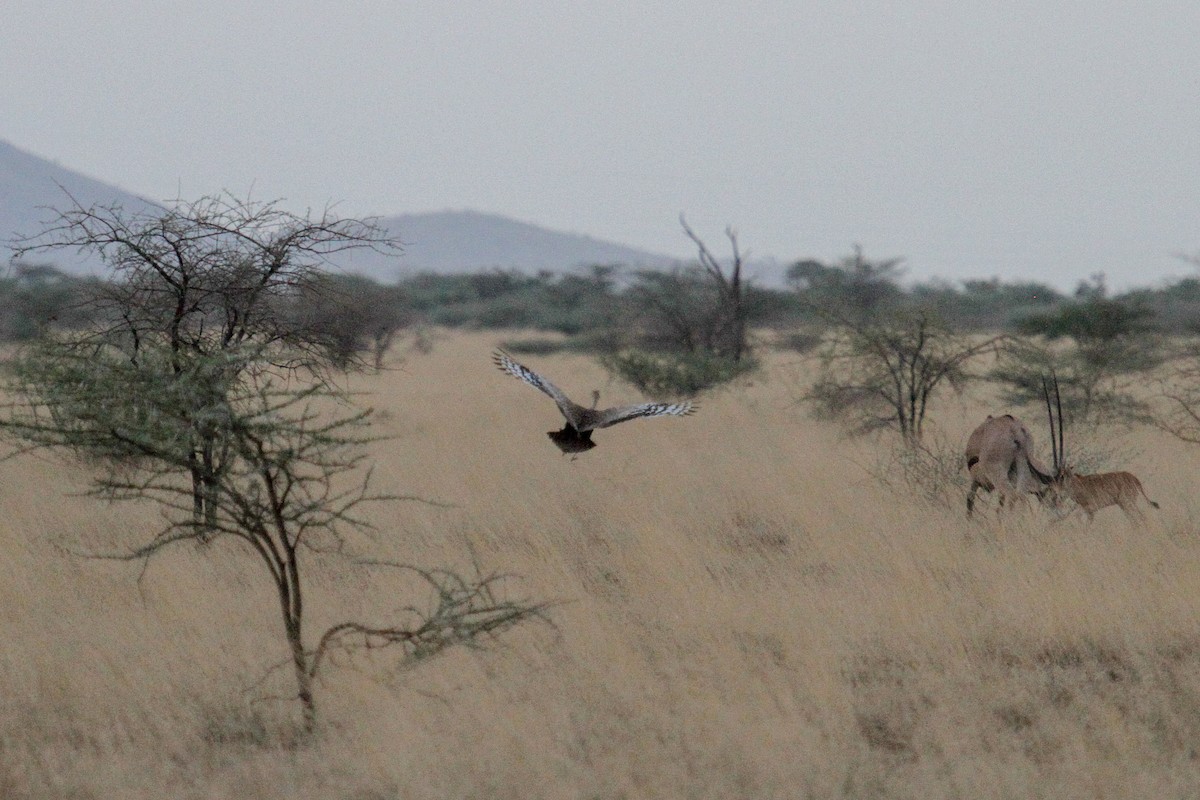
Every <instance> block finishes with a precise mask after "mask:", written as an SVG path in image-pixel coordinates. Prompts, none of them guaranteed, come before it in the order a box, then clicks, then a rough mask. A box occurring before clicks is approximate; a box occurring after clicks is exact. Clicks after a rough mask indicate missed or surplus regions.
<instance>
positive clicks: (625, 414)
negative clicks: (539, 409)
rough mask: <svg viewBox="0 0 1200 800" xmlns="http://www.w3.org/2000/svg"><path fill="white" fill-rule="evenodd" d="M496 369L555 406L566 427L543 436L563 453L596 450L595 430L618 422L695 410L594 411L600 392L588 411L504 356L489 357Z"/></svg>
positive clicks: (655, 406) (653, 406)
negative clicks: (548, 398) (539, 390)
mask: <svg viewBox="0 0 1200 800" xmlns="http://www.w3.org/2000/svg"><path fill="white" fill-rule="evenodd" d="M492 360H493V361H495V362H496V366H497V367H499V368H500V369H502V370H504V371H505V372H507V373H508V374H509V375H512V376H513V377H514V378H520V379H521V380H523V381H525V382H526V383H528V384H529V385H530V386H533V387H535V388H538V389H541V390H542V391H543V392H545V393H546V394H548V395H550V398H551V399H552V400H554V403H555V404H556V405H557V406H558V410H559V411H561V412H562V415H563V416H564V417H566V419H567V424H566V425H564V426H563V429H562V430H561V431H550V432H548V433H547V434H546V435H547V436H549V437H550V440H551V441H552V442H554V444H556V445H557V446H558V449H559V450H562V451H563V452H564V453H582V452H585V451H587V450H591V449H592V448H593V447H595V446H596V443H595V442H593V441H592V431H594V430H595V429H596V428H607V427H609V426H610V425H616V424H617V423H618V422H625V421H626V420H631V419H637V418H638V417H662V416H673V417H682V416H685V415H687V414H691V413H692V412H693V411H695V410H696V408H697V406H696V405H695V404H694V403H692V402H691V401H684V402H682V403H635V404H633V405H628V406H614V407H613V408H596V404H597V403H598V402H600V392H596V391H594V392H592V407H591V408H584V407H583V406H581V405H579V404H578V403H575V402H573V401H572V400H571V398H569V397H567V396H566V395H565V394H563V392H562V390H561V389H559V388H558V387H557V386H555V385H554V384H553V383H551V382H550V381H548V380H546V379H545V378H543V377H542V376H541V375H538V374H537V373H536V372H534V371H533V370H531V369H529V367H526V366H524V365H523V364H518V363H517V362H516V361H514V360H513V359H512V357H511V356H509V355H508V353H505V352H504V351H503V350H497V351H496V352H495V353H493V354H492Z"/></svg>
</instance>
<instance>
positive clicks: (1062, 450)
mask: <svg viewBox="0 0 1200 800" xmlns="http://www.w3.org/2000/svg"><path fill="white" fill-rule="evenodd" d="M1050 376H1051V377H1052V378H1054V405H1055V406H1056V407H1057V408H1058V457H1059V459H1061V461H1062V463H1061V464H1059V465H1057V466H1056V467H1055V471H1060V470H1061V469H1062V468H1063V467H1065V466H1066V465H1067V445H1066V442H1065V441H1064V440H1063V428H1065V427H1066V425H1065V424H1064V423H1063V413H1062V395H1061V394H1059V393H1058V373H1056V372H1055V371H1054V370H1050Z"/></svg>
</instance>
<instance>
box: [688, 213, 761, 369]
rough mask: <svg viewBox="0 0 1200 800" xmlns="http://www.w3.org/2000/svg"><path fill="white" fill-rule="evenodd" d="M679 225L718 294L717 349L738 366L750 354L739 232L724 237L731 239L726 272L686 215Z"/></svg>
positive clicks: (716, 318)
mask: <svg viewBox="0 0 1200 800" xmlns="http://www.w3.org/2000/svg"><path fill="white" fill-rule="evenodd" d="M679 224H680V225H682V226H683V232H684V233H685V234H687V237H688V238H689V239H691V240H692V242H693V243H694V244H695V245H696V250H697V254H698V257H699V260H700V267H701V269H703V270H704V273H705V274H706V275H707V276H708V278H709V281H710V282H711V284H712V286H713V287H714V288H715V290H716V298H717V302H716V304H715V307H714V318H715V320H714V321H715V323H716V324H715V329H716V330H715V334H716V337H715V338H716V341H715V343H714V344H715V347H714V349H715V350H716V351H717V352H718V353H720V354H721V355H724V356H727V357H729V358H732V359H733V360H734V361H735V362H736V361H741V360H742V357H743V356H745V355H747V354H748V353H749V350H750V348H749V343H748V341H747V336H746V334H747V329H746V324H747V307H746V302H745V284H744V283H743V281H742V253H741V250H740V249H739V248H738V237H737V231H735V230H734V229H733V227H732V226H728V227H726V228H725V236H726V237H727V238H728V239H729V244H730V247H731V248H732V250H733V256H732V258H731V260H730V262H729V267H728V269H726V267H725V266H724V265H722V264H721V262H720V261H719V260H718V259H717V258H716V257H715V256H713V254H712V252H711V251H710V250H709V249H708V246H707V245H705V244H704V240H703V239H701V238H700V237H699V236H697V235H696V232H695V231H693V230H692V229H691V227H690V226H689V225H688V224H687V220H686V219H685V218H684V216H683V214H680V215H679Z"/></svg>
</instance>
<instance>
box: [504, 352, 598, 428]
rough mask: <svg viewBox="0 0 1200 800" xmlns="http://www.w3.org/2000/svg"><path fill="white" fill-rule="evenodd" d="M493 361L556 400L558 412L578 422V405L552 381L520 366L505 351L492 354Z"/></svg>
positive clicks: (569, 419)
mask: <svg viewBox="0 0 1200 800" xmlns="http://www.w3.org/2000/svg"><path fill="white" fill-rule="evenodd" d="M492 360H493V361H495V362H496V366H497V367H499V368H500V369H502V370H503V371H505V372H507V373H508V374H509V375H512V376H513V377H514V378H520V379H521V380H523V381H525V382H526V383H528V384H529V385H530V386H533V387H536V388H538V389H541V390H542V391H543V392H545V393H546V394H548V395H550V397H551V398H552V399H553V400H554V402H555V404H557V405H558V410H559V411H561V412H562V413H563V416H564V417H566V418H567V420H568V421H569V422H571V423H573V424H575V423H577V422H578V419H577V417H578V414H577V413H576V412H575V409H576V407H577V406H576V405H575V403H573V402H571V399H570V398H569V397H567V396H566V395H565V394H563V392H562V389H559V388H558V387H557V386H555V385H554V384H553V383H551V382H550V381H548V380H546V379H545V378H543V377H542V376H541V375H538V374H537V373H536V372H534V371H533V370H531V369H530V368H529V367H527V366H525V365H524V364H518V363H517V362H516V361H514V360H513V359H512V356H510V355H509V354H508V353H506V352H504V351H503V350H497V351H495V352H494V353H492Z"/></svg>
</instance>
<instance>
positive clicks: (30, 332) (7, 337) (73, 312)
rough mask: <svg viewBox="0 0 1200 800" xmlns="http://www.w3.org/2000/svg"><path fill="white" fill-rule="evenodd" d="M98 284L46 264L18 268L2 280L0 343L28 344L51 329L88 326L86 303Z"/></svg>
mask: <svg viewBox="0 0 1200 800" xmlns="http://www.w3.org/2000/svg"><path fill="white" fill-rule="evenodd" d="M96 288H97V282H96V281H94V280H86V279H82V278H75V277H72V276H70V275H67V274H66V273H63V272H60V271H59V270H57V269H55V268H54V267H52V266H49V265H45V264H17V265H16V266H15V267H14V268H13V274H12V275H9V276H5V277H2V278H0V341H15V342H24V341H29V340H31V339H35V338H37V337H38V336H41V335H43V334H44V333H45V332H47V331H48V330H50V329H51V328H58V329H68V330H69V329H74V328H78V327H80V326H82V325H85V324H87V323H88V321H89V319H90V315H89V314H88V312H87V308H86V302H85V301H86V300H87V298H88V297H89V296H90V295H91V294H93V293H94V292H95V290H96Z"/></svg>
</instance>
